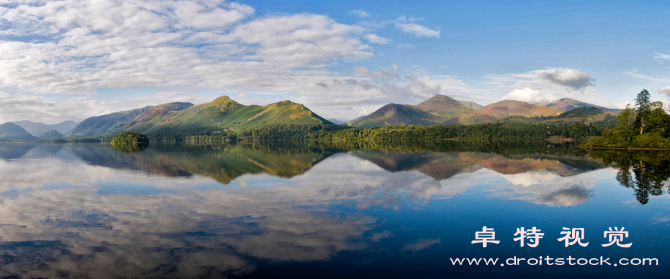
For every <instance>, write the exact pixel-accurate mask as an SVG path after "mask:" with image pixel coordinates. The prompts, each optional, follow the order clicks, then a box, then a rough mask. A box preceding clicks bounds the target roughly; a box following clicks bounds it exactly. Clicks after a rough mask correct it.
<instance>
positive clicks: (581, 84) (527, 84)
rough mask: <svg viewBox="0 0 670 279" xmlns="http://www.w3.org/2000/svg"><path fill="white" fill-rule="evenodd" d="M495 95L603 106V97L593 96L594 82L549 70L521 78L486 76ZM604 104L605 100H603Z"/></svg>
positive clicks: (565, 71) (570, 72)
mask: <svg viewBox="0 0 670 279" xmlns="http://www.w3.org/2000/svg"><path fill="white" fill-rule="evenodd" d="M487 78H488V79H489V82H486V83H487V84H489V85H492V86H493V87H494V88H493V89H492V90H494V91H502V92H504V94H505V95H504V97H503V98H504V99H513V100H519V101H524V102H531V103H546V102H548V101H554V100H558V99H561V98H572V99H576V100H580V101H584V102H592V103H594V102H595V103H598V104H602V105H610V104H603V98H604V97H603V96H598V95H597V94H595V86H594V81H595V80H594V79H593V78H592V77H591V75H589V74H588V73H584V72H581V71H578V70H576V69H563V68H549V69H545V70H535V71H530V72H525V73H521V74H504V75H489V76H487ZM605 101H607V100H605Z"/></svg>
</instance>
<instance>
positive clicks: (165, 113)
mask: <svg viewBox="0 0 670 279" xmlns="http://www.w3.org/2000/svg"><path fill="white" fill-rule="evenodd" d="M192 106H193V104H191V103H180V102H176V103H168V104H163V105H158V106H155V107H151V108H150V109H148V110H147V111H145V112H143V113H142V114H140V115H138V116H137V117H135V118H133V119H132V120H131V121H129V122H128V123H127V124H126V125H125V126H124V127H123V130H125V131H147V130H149V129H151V128H152V127H154V126H156V125H159V124H160V123H163V122H166V121H169V120H170V119H171V118H172V117H174V116H176V115H177V114H178V112H179V111H182V110H185V109H187V108H190V107H192Z"/></svg>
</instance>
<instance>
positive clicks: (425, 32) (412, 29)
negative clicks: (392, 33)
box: [395, 22, 440, 38]
mask: <svg viewBox="0 0 670 279" xmlns="http://www.w3.org/2000/svg"><path fill="white" fill-rule="evenodd" d="M395 26H396V27H397V28H398V29H399V30H400V31H402V32H405V33H408V34H412V35H414V36H417V37H432V38H439V37H440V30H431V29H429V28H428V27H425V26H421V25H418V24H416V23H402V22H398V23H396V24H395Z"/></svg>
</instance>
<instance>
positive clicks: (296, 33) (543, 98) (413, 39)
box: [0, 0, 670, 123]
mask: <svg viewBox="0 0 670 279" xmlns="http://www.w3.org/2000/svg"><path fill="white" fill-rule="evenodd" d="M669 12H670V3H669V2H667V1H636V2H634V1H572V2H571V1H547V2H538V1H527V2H522V1H241V2H230V1H220V0H203V1H160V2H158V1H152V0H133V1H124V2H114V1H99V2H92V1H69V0H66V1H48V2H43V1H39V0H29V1H18V0H9V1H0V16H1V19H0V59H2V60H3V63H2V67H0V97H3V98H2V99H3V100H4V101H0V108H1V109H0V121H2V122H4V121H15V120H23V119H28V120H33V121H41V122H46V123H55V122H59V121H63V120H69V119H73V120H81V119H83V118H85V117H89V116H93V115H99V114H103V113H109V112H113V111H118V110H123V109H132V108H136V107H142V106H145V105H155V104H160V103H165V102H172V101H190V102H194V103H202V102H206V101H210V100H212V99H213V98H215V97H217V96H220V95H228V96H230V97H232V98H233V99H235V100H238V101H239V102H241V103H243V104H267V103H270V102H275V101H279V100H283V99H290V100H293V101H296V102H300V103H304V104H305V105H306V106H308V107H309V108H311V109H312V110H314V111H315V112H317V113H318V114H320V115H322V116H324V117H326V118H337V119H340V120H349V119H352V118H355V117H358V116H360V115H362V114H367V113H371V112H373V111H374V110H376V109H377V108H379V107H381V106H383V105H384V104H386V103H390V102H394V103H409V104H416V103H418V102H420V101H422V100H425V99H427V98H429V97H430V96H432V95H434V94H445V95H449V96H452V97H454V98H456V99H459V100H466V101H475V102H478V103H481V104H484V105H485V104H490V103H493V102H496V101H499V100H501V99H516V100H521V101H527V102H532V103H547V102H550V101H552V100H556V99H559V98H563V97H568V98H574V99H579V100H583V101H587V102H591V103H596V104H599V105H604V106H609V107H621V106H623V105H625V103H627V102H630V101H631V100H632V99H633V98H634V96H635V94H636V93H637V92H639V91H640V90H641V89H642V88H646V89H649V90H650V91H651V92H652V97H653V98H654V99H656V100H662V101H668V100H670V39H668V38H670V20H667V15H668V13H669Z"/></svg>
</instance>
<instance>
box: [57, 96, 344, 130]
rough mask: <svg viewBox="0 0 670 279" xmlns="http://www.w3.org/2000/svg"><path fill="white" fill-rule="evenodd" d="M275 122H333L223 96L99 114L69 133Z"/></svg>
mask: <svg viewBox="0 0 670 279" xmlns="http://www.w3.org/2000/svg"><path fill="white" fill-rule="evenodd" d="M274 124H309V125H317V124H322V125H324V124H332V123H331V122H330V121H328V120H326V119H324V118H322V117H320V116H318V115H316V114H315V113H313V112H312V111H311V110H309V109H307V108H306V107H305V106H303V105H301V104H297V103H293V102H291V101H281V102H277V103H272V104H268V105H265V106H257V105H250V106H245V105H242V104H240V103H238V102H235V101H233V100H232V99H230V98H228V97H227V96H222V97H219V98H217V99H215V100H214V101H212V102H209V103H204V104H200V105H193V104H191V103H168V104H163V105H158V106H147V107H144V108H140V109H134V110H129V111H122V112H116V113H111V114H106V115H101V116H95V117H91V118H88V119H86V120H84V121H82V122H81V123H80V124H79V125H77V127H75V128H74V129H72V131H70V132H69V133H67V134H66V135H65V137H66V138H82V137H92V136H99V135H109V134H115V133H119V132H124V131H132V132H140V133H161V132H166V131H171V132H175V131H179V132H185V131H195V132H197V131H201V130H202V129H218V130H221V129H231V130H233V131H240V130H244V129H257V128H261V127H263V126H265V125H274Z"/></svg>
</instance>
